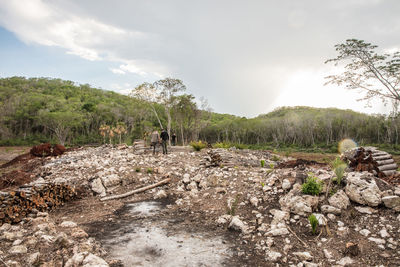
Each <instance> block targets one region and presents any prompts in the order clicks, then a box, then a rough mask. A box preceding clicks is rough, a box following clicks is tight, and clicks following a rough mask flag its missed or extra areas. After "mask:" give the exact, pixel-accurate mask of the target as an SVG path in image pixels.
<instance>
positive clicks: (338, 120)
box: [0, 77, 400, 152]
mask: <svg viewBox="0 0 400 267" xmlns="http://www.w3.org/2000/svg"><path fill="white" fill-rule="evenodd" d="M171 81H174V82H175V83H172V84H171ZM177 85H178V86H180V87H179V90H175V91H174V90H170V91H169V92H168V93H169V94H167V95H166V94H164V95H163V94H162V92H164V93H165V92H166V91H165V90H164V91H159V90H160V88H161V87H162V86H164V89H165V86H167V87H168V86H170V87H171V86H172V87H174V86H175V87H174V88H177V87H176V86H177ZM160 86H161V87H160ZM143 89H145V90H144V91H143ZM149 89H151V90H153V92H154V93H155V95H156V96H157V90H158V96H159V97H144V95H145V91H146V92H149ZM185 89H186V87H185V86H184V85H183V83H182V82H181V81H180V80H174V79H169V78H167V79H165V80H160V81H157V82H155V83H154V84H153V85H152V84H143V85H140V86H138V87H137V88H135V89H133V90H132V94H130V95H129V96H127V95H121V94H118V93H116V92H112V91H107V90H103V89H96V88H93V87H91V86H90V85H88V84H76V83H74V82H72V81H65V80H61V79H53V78H25V77H9V78H2V79H0V104H1V105H0V109H1V110H0V114H1V116H0V145H3V146H5V145H34V144H38V143H42V142H51V143H61V144H65V145H66V146H75V145H83V144H101V143H104V142H107V143H119V142H123V143H127V144H131V143H132V142H133V141H134V140H135V139H142V138H144V137H145V136H146V133H149V132H151V131H152V130H153V129H158V130H159V129H160V128H161V127H165V128H167V129H168V130H169V131H170V133H172V132H174V133H176V135H177V137H178V138H177V140H178V144H183V145H186V144H188V143H189V142H191V141H197V140H202V141H205V142H209V143H211V144H215V143H219V144H220V145H225V146H227V147H229V146H236V147H238V148H267V149H273V148H276V149H284V148H293V149H311V150H312V149H325V150H327V151H332V152H336V149H337V145H338V142H339V141H340V140H342V139H344V138H350V139H353V140H354V141H355V142H357V143H358V144H360V145H376V146H387V147H391V148H393V149H396V150H397V149H398V143H399V127H400V117H399V116H397V115H393V116H387V115H379V114H376V115H367V114H363V113H359V112H355V111H352V110H340V109H336V108H311V107H281V108H278V109H276V110H274V111H272V112H270V113H268V114H262V115H259V116H257V117H255V118H245V117H238V116H234V115H229V114H219V113H215V112H212V111H211V109H210V108H209V107H208V106H207V104H206V101H198V100H196V99H195V97H194V96H193V95H191V94H186V93H185ZM151 90H150V91H151ZM162 96H164V98H162ZM199 103H200V104H199ZM110 129H111V131H110ZM107 133H108V134H107ZM110 133H111V134H110Z"/></svg>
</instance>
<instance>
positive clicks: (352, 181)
mask: <svg viewBox="0 0 400 267" xmlns="http://www.w3.org/2000/svg"><path fill="white" fill-rule="evenodd" d="M346 181H347V185H346V194H347V196H348V197H349V198H350V199H351V200H353V201H354V202H357V203H359V204H363V205H368V206H372V207H376V206H378V205H379V204H380V203H381V202H382V199H381V193H382V192H381V191H380V190H379V188H378V186H377V184H376V182H375V177H374V176H373V174H371V173H367V172H362V173H360V172H351V173H348V175H347V179H346Z"/></svg>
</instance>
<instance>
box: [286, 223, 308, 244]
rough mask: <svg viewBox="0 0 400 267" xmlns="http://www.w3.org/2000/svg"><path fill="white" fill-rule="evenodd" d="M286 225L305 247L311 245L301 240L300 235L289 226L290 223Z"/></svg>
mask: <svg viewBox="0 0 400 267" xmlns="http://www.w3.org/2000/svg"><path fill="white" fill-rule="evenodd" d="M286 227H287V229H288V230H289V231H290V232H291V233H292V234H293V235H294V236H295V237H296V238H297V240H299V241H300V242H301V243H302V244H303V245H304V246H305V247H307V248H308V247H309V246H308V245H307V243H306V242H304V241H303V240H301V239H300V237H298V236H297V235H296V233H295V232H293V230H292V229H290V227H289V226H288V225H287V226H286Z"/></svg>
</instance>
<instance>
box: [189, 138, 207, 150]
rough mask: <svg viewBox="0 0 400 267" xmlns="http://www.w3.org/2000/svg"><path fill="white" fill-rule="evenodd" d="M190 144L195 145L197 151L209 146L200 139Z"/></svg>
mask: <svg viewBox="0 0 400 267" xmlns="http://www.w3.org/2000/svg"><path fill="white" fill-rule="evenodd" d="M190 146H191V147H193V149H194V150H195V151H200V150H202V149H203V148H205V147H207V144H206V143H205V142H202V141H201V140H200V141H197V142H195V141H192V142H190Z"/></svg>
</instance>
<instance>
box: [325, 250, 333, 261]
mask: <svg viewBox="0 0 400 267" xmlns="http://www.w3.org/2000/svg"><path fill="white" fill-rule="evenodd" d="M324 256H325V258H327V259H328V260H329V259H332V258H333V255H332V252H330V251H329V250H327V249H326V248H325V249H324Z"/></svg>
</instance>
